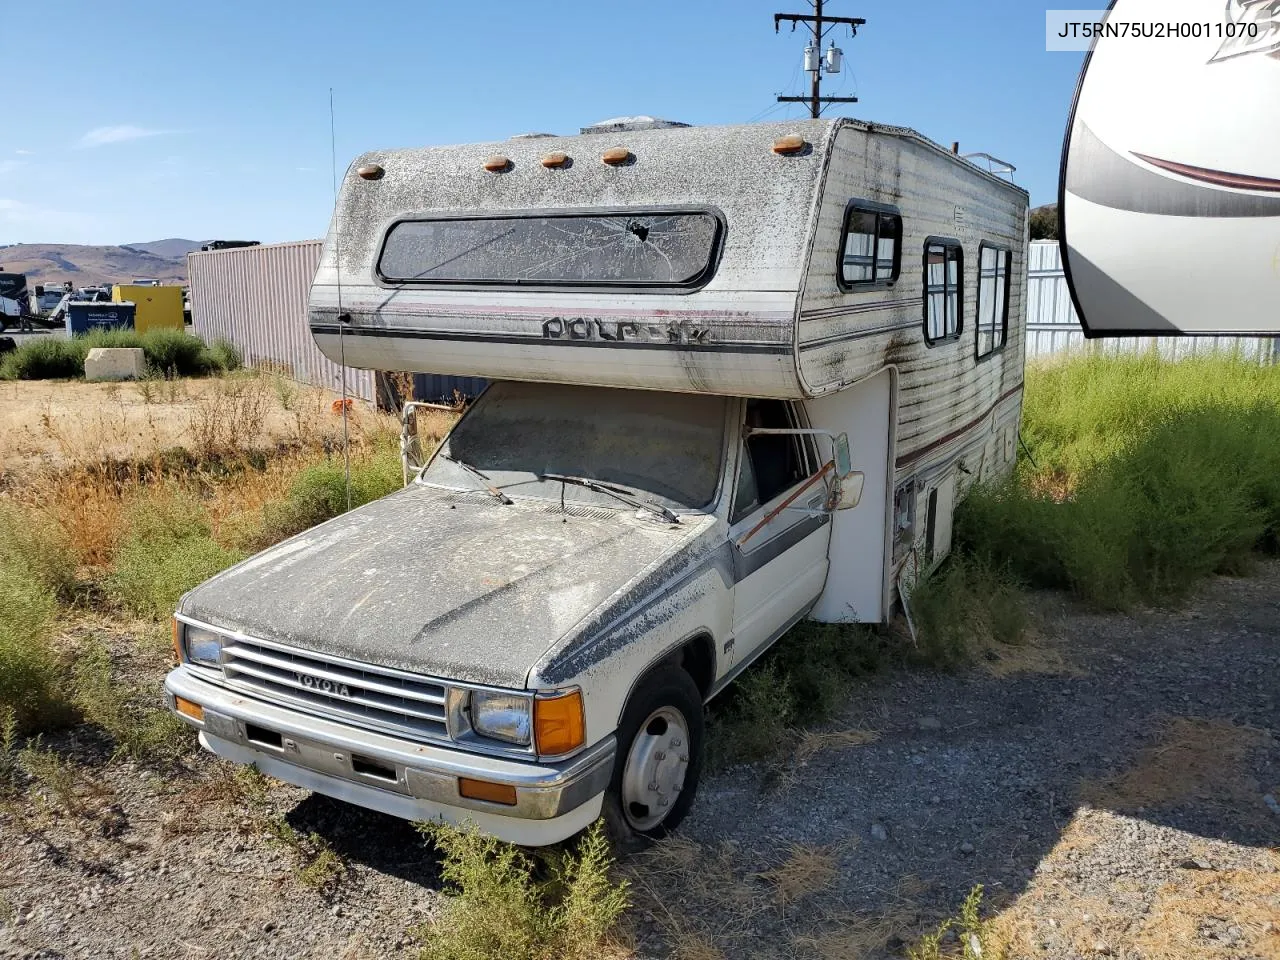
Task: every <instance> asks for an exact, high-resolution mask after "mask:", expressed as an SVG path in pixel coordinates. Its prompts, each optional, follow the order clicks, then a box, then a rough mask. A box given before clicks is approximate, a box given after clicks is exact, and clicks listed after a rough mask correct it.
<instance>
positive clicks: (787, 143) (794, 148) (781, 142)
mask: <svg viewBox="0 0 1280 960" xmlns="http://www.w3.org/2000/svg"><path fill="white" fill-rule="evenodd" d="M808 145H809V144H807V143H805V139H804V137H797V136H796V135H794V134H792V135H791V136H789V137H779V138H778V139H777V140H775V141H773V152H774V153H780V154H782V155H783V156H786V155H788V154H792V153H799V152H800V151H801V150H803V149H804V148H805V147H807V146H808Z"/></svg>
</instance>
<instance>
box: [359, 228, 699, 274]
mask: <svg viewBox="0 0 1280 960" xmlns="http://www.w3.org/2000/svg"><path fill="white" fill-rule="evenodd" d="M721 232H722V230H721V223H720V219H719V218H718V217H717V216H715V215H714V214H711V213H707V212H688V213H643V212H619V213H607V214H599V215H594V214H593V215H582V214H554V215H548V216H501V217H466V218H451V219H435V220H405V221H402V222H400V223H397V224H395V225H394V226H393V227H392V228H391V230H390V231H389V232H388V233H387V239H386V241H385V243H384V244H383V248H382V256H381V258H380V260H379V262H378V270H379V273H380V274H381V276H382V278H383V279H384V280H386V281H388V282H391V283H447V284H465V285H470V284H488V285H498V286H506V285H512V286H523V285H533V286H599V285H620V286H627V287H662V288H670V287H678V288H688V287H697V286H701V285H702V284H704V283H706V282H707V280H709V279H710V278H711V274H712V273H713V272H714V271H715V261H716V253H717V251H718V247H719V243H720V235H721Z"/></svg>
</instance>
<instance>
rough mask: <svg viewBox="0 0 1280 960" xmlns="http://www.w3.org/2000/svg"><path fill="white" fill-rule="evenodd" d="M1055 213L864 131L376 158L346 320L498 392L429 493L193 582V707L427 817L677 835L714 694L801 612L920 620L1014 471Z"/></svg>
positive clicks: (340, 321)
mask: <svg viewBox="0 0 1280 960" xmlns="http://www.w3.org/2000/svg"><path fill="white" fill-rule="evenodd" d="M589 129H590V128H589ZM1026 214H1027V194H1026V193H1025V192H1024V191H1023V190H1022V189H1020V188H1018V187H1016V186H1014V185H1012V184H1011V183H1009V182H1007V181H1005V180H1003V179H1001V178H1000V177H997V176H994V175H992V174H990V173H987V172H985V171H983V170H981V169H979V168H978V167H976V166H974V165H973V164H971V163H969V162H967V161H965V160H963V159H961V158H960V157H958V156H955V155H953V154H952V153H949V152H948V151H946V150H944V149H942V148H941V147H939V146H938V145H936V144H934V143H932V142H930V141H928V140H926V139H925V138H923V137H921V136H920V135H919V134H916V133H914V132H913V131H911V130H906V129H903V128H899V127H888V126H881V125H878V124H869V123H862V122H858V121H852V120H832V121H818V120H814V121H802V122H789V123H783V124H758V125H749V126H736V127H706V128H697V127H683V126H677V125H663V124H661V123H654V122H652V121H648V122H644V123H640V124H628V123H616V124H613V125H611V126H609V128H608V132H607V133H591V132H584V133H583V134H582V135H579V136H574V137H541V136H539V137H521V138H515V139H512V140H509V141H505V142H501V143H489V144H479V145H472V146H458V147H443V148H427V149H411V150H397V151H385V152H375V153H370V154H366V155H364V156H362V157H360V158H359V159H358V160H357V161H356V162H355V163H354V164H352V166H351V168H350V170H349V171H348V172H347V175H346V177H345V179H344V182H343V186H342V190H341V194H340V197H339V200H338V204H337V209H336V211H335V213H334V217H333V221H332V224H331V226H330V230H329V234H328V238H327V240H326V242H325V245H324V250H323V254H322V258H321V264H320V267H319V270H318V272H317V275H316V277H315V281H314V284H313V287H312V294H311V324H312V331H313V333H314V336H315V339H316V341H317V343H318V344H319V346H320V348H321V349H322V350H323V351H324V352H325V353H326V354H327V355H328V356H330V357H331V358H333V359H335V360H345V362H346V363H347V364H349V365H353V366H357V367H369V368H377V369H391V370H410V371H422V372H433V373H443V374H459V375H473V376H483V377H487V378H489V379H490V380H491V381H492V384H491V386H490V387H489V388H488V390H487V391H486V392H485V393H484V394H482V395H481V397H480V398H479V399H478V400H477V401H476V402H475V403H474V404H473V405H472V406H471V408H470V409H469V410H468V411H467V412H466V414H465V415H464V416H463V417H462V418H461V419H460V420H459V422H458V423H457V425H456V426H455V427H454V429H453V431H452V432H451V434H450V435H449V436H448V437H447V438H446V439H445V441H444V442H443V443H442V445H441V446H440V448H439V449H438V450H436V451H435V452H434V453H433V454H432V455H431V456H429V457H428V458H427V461H426V463H425V464H424V465H422V467H421V469H420V470H417V471H415V473H414V475H413V478H412V480H411V482H409V483H408V484H407V485H406V487H405V489H403V490H401V491H399V492H397V493H394V494H392V495H390V496H388V497H386V498H384V499H382V500H380V501H377V502H375V503H372V504H369V505H368V506H365V507H362V508H360V509H358V510H355V511H353V512H351V513H349V514H346V515H344V516H342V517H339V518H337V519H335V520H331V521H329V522H328V523H326V524H323V525H321V526H319V527H316V528H314V529H312V530H308V531H306V532H305V533H302V534H300V535H298V536H296V537H294V538H292V539H290V540H287V541H285V542H284V543H281V544H279V545H278V546H276V547H273V548H271V549H269V550H267V551H265V552H264V553H261V554H259V555H258V556H255V557H253V558H251V559H249V560H246V561H245V562H243V563H241V564H240V565H238V566H236V567H233V568H231V569H230V570H228V571H226V572H225V573H222V574H220V575H218V576H217V577H215V578H213V579H212V580H210V581H208V582H207V583H205V584H203V585H201V586H200V587H197V588H196V589H195V590H193V591H191V592H190V593H188V594H187V595H186V596H185V597H183V599H182V601H181V602H180V604H179V608H178V610H177V615H176V622H175V626H176V635H177V642H178V647H179V650H180V656H181V659H182V663H181V665H180V666H179V667H178V668H177V669H176V670H174V671H173V673H171V674H170V676H169V678H168V681H167V683H166V689H167V692H168V696H169V698H170V703H171V704H172V705H173V707H174V709H176V710H177V711H178V712H179V713H180V714H181V715H182V716H184V717H185V718H186V719H187V720H188V721H189V722H190V723H191V724H192V725H194V726H195V727H197V728H199V730H200V740H201V743H203V744H204V746H205V747H207V748H208V749H210V750H212V751H214V752H215V753H218V754H221V755H222V756H225V757H229V758H230V759H232V760H236V761H240V762H244V763H255V764H257V765H258V766H259V767H260V768H261V769H263V770H264V771H265V772H267V773H270V774H272V775H274V776H277V777H280V778H282V779H284V780H288V781H291V782H293V783H296V784H299V785H301V786H304V787H308V788H310V789H313V790H318V791H321V792H323V793H327V794H331V795H333V796H337V797H341V798H343V799H345V800H348V801H351V802H353V803H357V804H362V805H364V806H368V807H372V808H375V809H379V810H383V811H386V812H389V813H392V814H394V815H398V816H402V817H406V818H413V819H419V818H444V819H446V820H450V821H454V822H465V821H471V822H473V823H474V824H476V825H477V826H478V827H479V828H481V829H483V830H485V831H488V832H490V833H493V834H495V835H497V836H500V837H503V838H506V839H509V840H513V841H516V842H519V843H525V844H545V843H551V842H555V841H558V840H561V839H563V838H565V837H567V836H569V835H571V834H573V833H575V832H577V831H578V830H580V829H582V828H583V827H585V826H586V825H587V824H589V823H591V822H592V821H593V820H595V819H596V818H597V817H599V816H600V815H601V813H602V811H603V812H604V813H605V814H606V815H607V816H608V817H609V819H610V820H611V821H612V823H613V824H614V825H615V826H616V827H617V828H618V829H619V830H621V831H627V832H630V833H632V834H634V835H638V836H658V835H661V834H662V833H663V832H665V831H666V830H669V829H670V828H671V827H673V826H674V825H675V824H676V823H678V822H679V820H680V819H681V818H682V817H683V816H684V814H685V813H686V812H687V810H688V809H689V805H690V804H691V802H692V800H693V796H694V792H695V790H696V786H697V780H698V773H699V769H700V756H701V747H702V737H703V720H702V710H703V705H704V703H705V702H706V701H707V700H709V699H710V698H711V697H713V696H715V695H716V694H717V693H718V692H719V691H721V690H723V689H724V688H725V686H726V685H727V684H728V683H729V682H730V681H731V680H732V679H733V678H734V677H735V676H736V675H737V674H738V673H739V672H740V671H741V670H743V669H745V668H746V667H747V666H748V665H749V664H750V663H751V662H752V661H753V660H754V659H755V658H756V657H758V656H759V655H760V654H761V653H762V652H763V651H764V650H765V649H767V648H768V646H769V645H770V644H771V643H772V642H773V641H774V640H775V639H777V638H778V637H779V636H780V635H781V634H782V633H784V632H785V631H786V630H787V629H788V628H789V627H790V626H792V625H793V624H794V623H796V622H797V621H798V620H800V619H801V618H803V617H806V616H808V617H812V618H815V619H818V620H823V621H838V622H855V621H856V622H877V621H882V620H884V619H885V618H886V617H888V616H889V615H890V612H891V610H892V609H893V607H894V604H895V603H897V602H898V600H899V594H900V592H901V593H903V594H906V595H909V592H908V591H906V590H905V589H904V590H901V591H900V587H904V586H905V585H909V583H910V582H911V581H912V579H913V578H914V577H916V576H918V575H920V574H921V573H923V572H925V571H926V570H927V568H928V567H929V565H930V564H932V563H936V562H937V561H938V560H939V559H941V558H942V557H943V556H945V554H946V553H947V552H948V550H949V548H950V541H951V517H952V511H953V509H954V507H955V504H956V502H957V500H958V499H959V497H960V496H961V495H962V494H963V492H964V490H965V489H966V488H967V487H968V485H970V484H972V483H974V482H977V481H979V480H984V479H987V478H992V477H997V476H1000V475H1003V474H1006V473H1007V472H1008V471H1010V470H1011V469H1012V467H1013V463H1014V457H1015V452H1016V444H1017V431H1018V420H1019V413H1020V407H1021V389H1022V373H1023V335H1022V334H1023V325H1024V321H1023V311H1024V292H1025V277H1026V266H1025V263H1026V259H1025V257H1026V229H1027V225H1026Z"/></svg>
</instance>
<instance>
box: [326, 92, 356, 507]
mask: <svg viewBox="0 0 1280 960" xmlns="http://www.w3.org/2000/svg"><path fill="white" fill-rule="evenodd" d="M329 168H330V176H331V177H332V179H333V209H334V214H335V215H334V218H333V224H334V227H333V229H334V238H333V240H334V243H333V270H334V274H335V275H336V276H337V280H338V360H339V364H340V370H341V374H342V468H343V476H344V479H345V482H346V488H347V509H348V510H350V509H351V431H350V429H349V427H348V426H347V405H348V404H349V403H350V402H351V401H349V400H348V399H347V345H346V342H345V339H344V337H343V335H342V332H343V330H345V329H346V325H347V321H348V320H350V319H351V318H350V317H348V316H347V315H346V314H345V313H343V312H342V245H341V244H340V243H338V236H337V230H338V224H339V223H340V222H341V219H340V218H339V217H338V216H337V210H338V137H337V134H336V133H335V128H334V123H333V87H330V88H329Z"/></svg>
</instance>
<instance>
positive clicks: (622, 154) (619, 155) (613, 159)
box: [600, 147, 632, 167]
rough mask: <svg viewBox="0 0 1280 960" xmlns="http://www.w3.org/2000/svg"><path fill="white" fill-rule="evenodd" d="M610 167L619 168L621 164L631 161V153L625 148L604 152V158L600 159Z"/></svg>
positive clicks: (614, 148) (615, 148)
mask: <svg viewBox="0 0 1280 960" xmlns="http://www.w3.org/2000/svg"><path fill="white" fill-rule="evenodd" d="M600 159H601V160H603V161H604V162H605V163H607V164H608V165H609V166H611V167H620V166H622V164H624V163H626V162H627V161H629V160H631V159H632V156H631V151H630V150H628V149H627V148H626V147H613V148H612V149H609V150H606V151H605V152H604V156H602V157H601V158H600Z"/></svg>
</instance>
